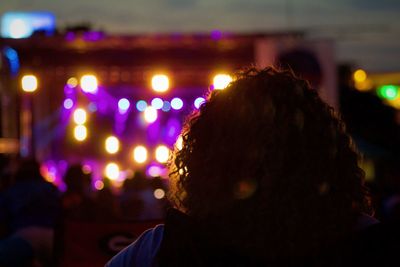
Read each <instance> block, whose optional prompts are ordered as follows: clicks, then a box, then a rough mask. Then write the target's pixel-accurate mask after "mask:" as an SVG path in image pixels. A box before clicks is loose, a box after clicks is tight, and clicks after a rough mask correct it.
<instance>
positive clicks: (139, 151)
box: [133, 146, 147, 163]
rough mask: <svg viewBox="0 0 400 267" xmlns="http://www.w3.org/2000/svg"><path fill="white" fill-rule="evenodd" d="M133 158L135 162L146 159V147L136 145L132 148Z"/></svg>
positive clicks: (141, 161) (142, 161)
mask: <svg viewBox="0 0 400 267" xmlns="http://www.w3.org/2000/svg"><path fill="white" fill-rule="evenodd" d="M133 160H134V161H136V162H137V163H144V162H145V161H146V160H147V149H146V148H145V147H144V146H137V147H135V149H134V150H133Z"/></svg>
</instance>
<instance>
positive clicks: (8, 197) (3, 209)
mask: <svg viewBox="0 0 400 267" xmlns="http://www.w3.org/2000/svg"><path fill="white" fill-rule="evenodd" d="M60 210H61V205H60V196H59V192H58V190H57V188H56V187H55V186H54V185H53V184H51V183H49V182H47V181H45V180H44V178H43V176H42V175H41V174H40V166H39V164H38V162H36V161H35V160H31V159H26V160H25V159H23V160H21V161H20V162H19V166H18V168H17V171H16V173H15V176H14V177H13V182H12V184H11V185H10V186H9V187H8V188H7V189H6V190H4V191H3V192H2V193H1V195H0V225H1V226H2V227H3V228H5V229H7V235H6V236H5V237H4V238H3V239H1V240H0V266H6V267H7V266H13V267H14V266H30V265H27V264H31V263H33V262H38V263H40V264H41V266H51V265H52V263H53V260H54V259H53V246H54V232H55V228H56V226H57V223H58V221H59V217H60Z"/></svg>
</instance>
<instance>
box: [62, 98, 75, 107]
mask: <svg viewBox="0 0 400 267" xmlns="http://www.w3.org/2000/svg"><path fill="white" fill-rule="evenodd" d="M73 106H74V101H73V100H72V99H71V98H67V99H65V100H64V108H65V109H71V108H72V107H73Z"/></svg>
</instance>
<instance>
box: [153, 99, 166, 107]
mask: <svg viewBox="0 0 400 267" xmlns="http://www.w3.org/2000/svg"><path fill="white" fill-rule="evenodd" d="M163 105H164V102H163V100H162V99H161V98H158V97H156V98H154V99H153V100H151V106H152V107H153V108H155V109H162V107H163Z"/></svg>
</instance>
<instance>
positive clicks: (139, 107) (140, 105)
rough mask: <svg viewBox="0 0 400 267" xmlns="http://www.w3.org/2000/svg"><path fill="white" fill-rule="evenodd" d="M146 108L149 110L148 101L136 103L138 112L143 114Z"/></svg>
mask: <svg viewBox="0 0 400 267" xmlns="http://www.w3.org/2000/svg"><path fill="white" fill-rule="evenodd" d="M146 108H147V103H146V101H144V100H139V101H138V102H137V103H136V109H137V110H138V111H140V112H143V111H145V109H146Z"/></svg>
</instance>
